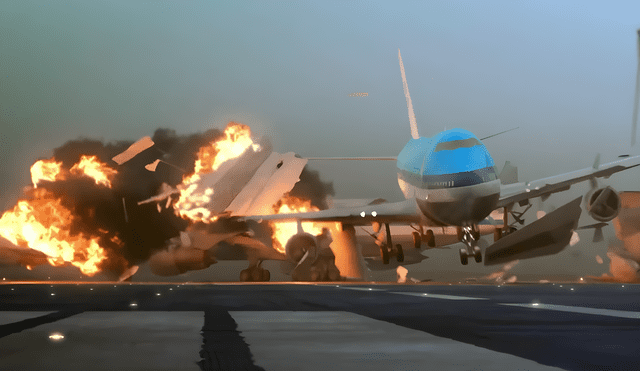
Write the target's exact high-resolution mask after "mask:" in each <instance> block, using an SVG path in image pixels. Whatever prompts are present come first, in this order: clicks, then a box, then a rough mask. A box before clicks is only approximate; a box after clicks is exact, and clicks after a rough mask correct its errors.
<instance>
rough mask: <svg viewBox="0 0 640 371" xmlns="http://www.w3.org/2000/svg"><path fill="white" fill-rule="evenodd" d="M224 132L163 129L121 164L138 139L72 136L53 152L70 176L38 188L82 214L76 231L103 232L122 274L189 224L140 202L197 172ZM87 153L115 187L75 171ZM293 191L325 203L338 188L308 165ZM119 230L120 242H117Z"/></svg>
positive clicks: (113, 268)
mask: <svg viewBox="0 0 640 371" xmlns="http://www.w3.org/2000/svg"><path fill="white" fill-rule="evenodd" d="M222 135H223V133H222V131H221V130H217V129H212V130H208V131H205V132H203V133H197V134H191V135H178V134H176V132H175V131H174V130H171V129H157V130H156V131H155V133H154V135H153V137H152V140H153V141H154V143H155V145H154V146H152V147H151V148H148V149H147V150H145V151H143V152H142V153H140V154H138V155H137V156H136V157H134V158H133V159H131V160H129V161H128V162H126V163H124V164H122V165H120V166H118V165H117V164H116V163H115V162H114V161H112V160H111V159H112V158H113V157H114V156H116V155H117V154H119V153H121V152H123V151H124V150H126V149H127V148H128V147H129V146H130V145H131V144H133V142H134V141H118V142H112V143H104V142H102V141H99V140H95V139H86V138H81V139H77V140H71V141H69V142H67V143H65V144H63V145H62V146H61V147H58V148H56V149H55V150H54V156H53V157H54V159H55V160H56V161H61V162H62V164H63V165H62V166H63V169H64V170H65V173H66V174H67V177H66V179H65V180H60V181H56V182H46V181H45V182H42V183H41V184H39V185H38V188H46V189H47V190H49V191H50V192H52V193H53V194H54V195H55V196H56V197H57V198H61V199H62V203H63V205H64V206H65V207H67V208H68V209H70V210H71V211H72V213H73V214H74V215H75V216H76V218H75V219H74V221H73V222H72V225H71V232H72V233H74V234H80V233H83V234H85V235H90V236H101V241H100V245H101V246H102V247H104V248H105V249H106V250H107V253H108V255H109V259H107V260H106V261H105V263H104V264H103V266H101V267H100V268H101V269H103V270H106V271H110V272H113V273H115V274H117V275H119V274H121V273H122V272H123V271H124V270H125V269H127V268H128V267H130V266H132V265H136V264H140V263H142V262H144V261H146V260H147V259H149V257H150V256H151V255H153V254H154V253H155V252H157V251H158V250H160V249H162V248H164V246H165V242H166V241H167V240H168V239H170V238H172V237H176V236H178V235H179V233H180V231H184V230H185V229H186V228H187V226H188V225H189V222H187V221H186V220H183V219H181V218H180V217H178V216H176V215H175V214H174V212H173V208H171V207H169V209H167V208H165V207H164V206H165V205H164V203H163V202H161V205H162V206H163V207H162V209H161V211H160V212H158V208H157V204H156V203H154V202H152V203H147V204H142V205H138V204H137V203H138V202H139V201H142V200H146V199H148V198H150V197H153V196H155V195H156V194H158V190H159V189H160V187H161V185H162V183H167V184H169V185H170V186H172V187H175V186H177V185H178V184H180V183H181V182H182V178H183V176H184V175H188V174H191V173H193V170H194V163H195V160H196V158H197V154H198V150H199V149H200V148H201V147H203V146H205V145H207V144H209V143H210V142H212V141H214V140H217V139H219V138H220V137H221V136H222ZM82 155H93V156H97V158H98V160H100V162H102V163H105V164H107V165H109V166H110V167H111V168H113V169H115V170H117V171H118V173H117V174H116V175H115V176H114V178H113V179H112V187H111V188H107V187H105V186H102V185H96V184H95V182H94V181H93V179H91V178H89V177H86V176H80V175H73V174H69V169H70V168H71V167H72V166H73V165H74V164H75V163H77V162H78V160H79V159H80V157H81V156H82ZM156 159H161V160H162V161H164V162H160V163H159V165H158V167H157V168H156V171H155V172H151V171H148V170H147V169H145V165H147V164H150V163H152V162H154V161H155V160H156ZM167 163H169V164H171V165H168V164H167ZM291 194H292V195H295V196H298V197H304V198H308V199H311V200H312V204H314V205H315V206H318V207H319V208H321V209H324V208H326V207H327V206H326V202H325V197H326V196H327V195H328V194H330V195H333V194H334V191H333V185H332V184H331V183H324V182H322V181H321V180H320V176H319V174H318V172H316V171H309V170H307V169H305V170H304V171H303V172H302V174H301V180H300V182H298V183H297V184H296V186H295V187H294V188H293V190H292V191H291ZM226 222H228V221H221V223H226ZM105 231H108V233H107V232H105ZM114 236H116V237H117V239H118V240H119V241H118V242H114V239H113V237H114Z"/></svg>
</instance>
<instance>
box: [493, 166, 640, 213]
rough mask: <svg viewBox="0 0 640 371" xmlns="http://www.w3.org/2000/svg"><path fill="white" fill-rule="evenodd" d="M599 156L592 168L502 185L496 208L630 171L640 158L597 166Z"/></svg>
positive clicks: (546, 195)
mask: <svg viewBox="0 0 640 371" xmlns="http://www.w3.org/2000/svg"><path fill="white" fill-rule="evenodd" d="M599 159H600V156H598V157H596V161H595V162H594V164H593V166H592V167H589V168H585V169H581V170H576V171H572V172H569V173H565V174H561V175H556V176H552V177H548V178H543V179H538V180H535V181H532V182H528V183H522V182H521V183H514V184H508V185H503V186H502V187H501V189H500V200H499V201H498V206H497V207H505V206H509V205H512V204H514V203H516V202H525V201H526V200H528V199H531V198H535V197H548V196H549V195H551V194H552V193H556V192H561V191H566V190H568V189H569V188H570V187H571V185H572V184H576V183H580V182H583V181H585V180H591V179H595V178H603V177H604V178H608V177H609V176H611V175H612V174H615V173H617V172H619V171H623V170H627V169H631V168H633V167H636V166H638V165H640V156H633V157H627V158H624V159H621V160H617V161H613V162H609V163H607V164H603V165H600V164H599V162H600V161H599Z"/></svg>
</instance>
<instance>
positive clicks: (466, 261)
mask: <svg viewBox="0 0 640 371" xmlns="http://www.w3.org/2000/svg"><path fill="white" fill-rule="evenodd" d="M460 263H462V265H467V264H469V257H468V256H467V251H466V250H465V249H460Z"/></svg>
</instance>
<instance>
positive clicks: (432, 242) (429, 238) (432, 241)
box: [424, 229, 436, 247]
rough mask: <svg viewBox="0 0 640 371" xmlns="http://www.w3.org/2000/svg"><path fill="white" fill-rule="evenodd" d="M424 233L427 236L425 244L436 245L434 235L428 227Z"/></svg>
mask: <svg viewBox="0 0 640 371" xmlns="http://www.w3.org/2000/svg"><path fill="white" fill-rule="evenodd" d="M424 235H425V236H426V238H427V246H429V247H436V236H435V235H434V234H433V231H432V230H431V229H429V230H427V232H426V233H425V234H424Z"/></svg>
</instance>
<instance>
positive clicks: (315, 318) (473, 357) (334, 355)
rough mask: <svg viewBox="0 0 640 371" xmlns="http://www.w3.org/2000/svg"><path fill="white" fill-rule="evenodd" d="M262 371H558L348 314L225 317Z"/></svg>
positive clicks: (280, 313) (241, 314)
mask: <svg viewBox="0 0 640 371" xmlns="http://www.w3.org/2000/svg"><path fill="white" fill-rule="evenodd" d="M229 314H231V316H232V317H233V318H234V320H235V321H236V323H238V331H241V336H242V337H243V338H244V340H245V342H246V343H247V344H249V348H250V349H251V353H252V354H253V359H254V364H255V365H256V366H259V367H262V368H264V369H265V370H279V371H294V370H306V371H327V370H354V371H358V370H363V371H365V370H366V371H378V370H380V371H383V370H384V371H387V370H403V371H413V370H415V371H418V370H443V371H446V370H505V371H506V370H508V371H512V370H540V371H546V370H559V369H558V368H555V367H549V366H544V365H541V364H539V363H536V362H534V361H532V360H529V359H525V358H521V357H516V356H513V355H510V354H506V353H500V352H496V351H492V350H489V349H485V348H480V347H477V346H475V345H470V344H466V343H462V342H459V341H455V340H451V339H447V338H442V337H438V336H435V335H432V334H429V333H426V332H422V331H418V330H412V329H408V328H406V327H402V326H398V325H395V324H392V323H388V322H385V321H378V320H374V319H371V318H368V317H365V316H361V315H357V314H354V313H349V312H304V311H273V312H271V311H269V312H257V311H250V312H229Z"/></svg>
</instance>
